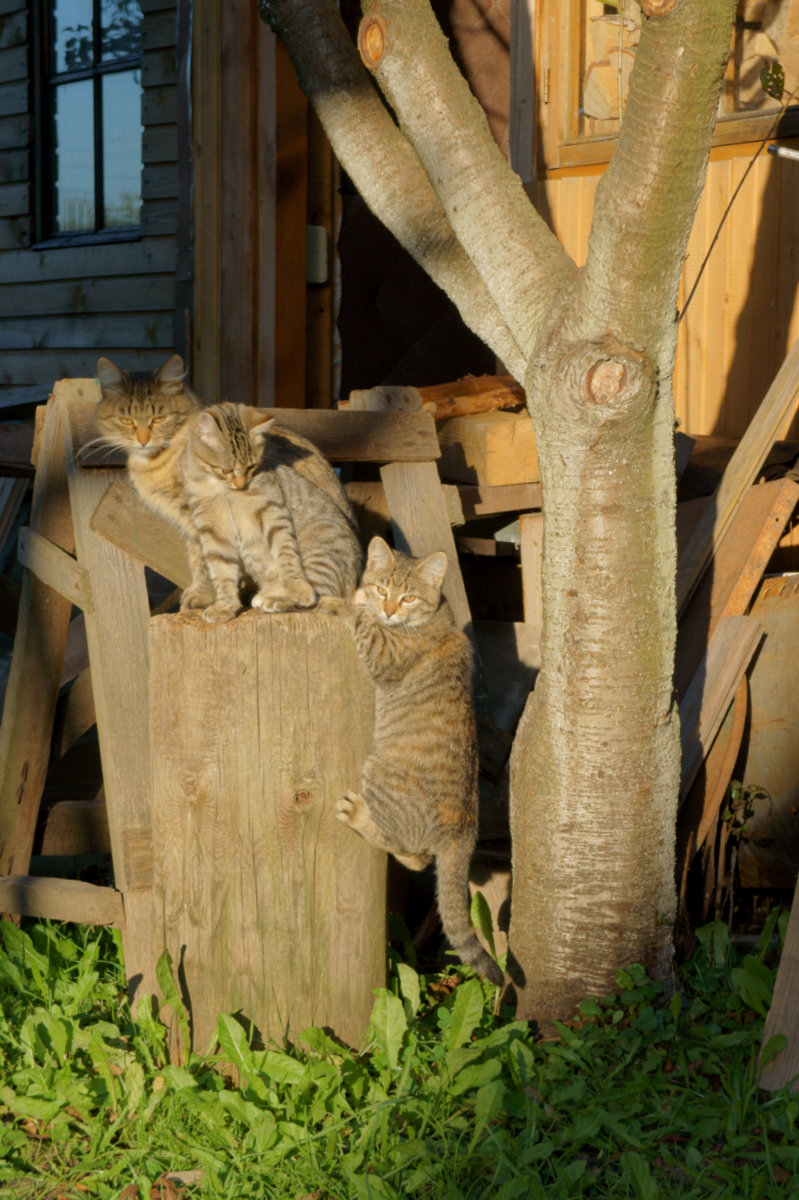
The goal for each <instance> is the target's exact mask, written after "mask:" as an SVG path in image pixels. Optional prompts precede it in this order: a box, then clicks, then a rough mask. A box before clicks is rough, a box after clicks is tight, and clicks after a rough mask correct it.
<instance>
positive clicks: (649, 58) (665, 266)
mask: <svg viewBox="0 0 799 1200" xmlns="http://www.w3.org/2000/svg"><path fill="white" fill-rule="evenodd" d="M642 7H644V11H645V12H646V11H647V7H651V5H649V6H642ZM734 9H735V0H679V2H678V3H677V4H676V5H675V6H674V7H673V9H672V10H671V11H670V12H667V15H665V16H650V17H646V16H645V17H644V20H643V21H642V27H641V41H640V45H639V47H638V53H637V55H636V60H635V66H634V67H633V72H632V76H631V78H630V92H629V96H628V100H627V107H626V109H625V112H624V123H623V125H622V128H621V133H620V136H619V142H618V145H617V147H616V151H615V154H614V155H613V158H612V159H611V161H610V165H609V166H608V169H607V171H606V172H605V174H604V176H603V177H602V179H601V181H600V183H599V186H598V188H597V193H596V200H595V204H594V218H593V224H592V228H591V236H590V239H589V247H588V258H587V261H586V265H585V268H584V272H583V278H582V281H581V285H582V289H581V290H582V300H583V304H584V308H583V312H584V313H586V312H587V313H588V314H589V315H590V316H591V317H593V319H594V321H595V322H596V324H597V328H598V329H600V330H607V328H608V325H609V324H610V322H611V321H612V324H613V326H614V328H615V330H616V331H619V330H622V331H624V334H625V336H626V337H627V338H632V339H633V340H635V341H636V342H638V343H639V344H640V345H641V346H643V347H646V348H647V350H648V352H649V354H650V357H651V358H652V359H653V360H654V361H655V362H656V363H657V364H658V365H659V366H660V367H661V368H664V367H665V368H666V369H667V370H668V371H669V373H670V370H671V361H672V355H673V344H674V338H675V337H676V311H675V308H676V300H677V289H678V286H679V279H680V273H681V271H682V266H683V260H684V256H685V248H686V245H687V243H688V237H689V235H690V232H691V226H692V223H693V218H694V215H695V213H696V208H697V205H698V203H699V199H700V196H701V193H702V188H703V186H704V182H705V174H706V165H707V160H708V155H709V153H710V141H711V136H712V133H713V125H714V122H715V118H716V112H717V105H718V97H719V93H720V89H721V82H722V78H723V75H724V68H725V66H726V63H727V59H728V57H729V49H730V37H731V32H732V18H733V12H734ZM671 312H674V320H673V321H671V320H669V322H668V327H667V328H664V323H663V315H662V314H663V313H671ZM608 314H612V316H611V317H609V315H608Z"/></svg>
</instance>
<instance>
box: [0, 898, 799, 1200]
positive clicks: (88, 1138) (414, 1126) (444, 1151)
mask: <svg viewBox="0 0 799 1200" xmlns="http://www.w3.org/2000/svg"><path fill="white" fill-rule="evenodd" d="M786 919H787V918H786V916H785V915H784V914H783V915H782V916H780V917H779V918H778V917H777V914H774V915H773V916H772V918H771V919H770V920H769V922H768V924H767V926H766V928H765V929H764V931H763V936H762V938H761V941H760V945H759V947H757V948H756V949H755V950H754V951H753V952H752V953H751V954H749V955H747V956H744V957H741V956H739V955H738V953H737V952H736V950H735V948H734V947H733V946H732V945H731V943H730V938H729V935H728V932H727V929H726V927H725V926H724V925H720V924H717V925H713V926H708V927H707V928H706V929H704V930H701V931H700V934H699V944H698V947H697V950H696V952H695V954H694V956H693V958H692V959H691V961H690V962H689V963H687V964H686V965H685V966H684V967H683V968H682V969H681V970H680V973H679V976H678V978H677V980H676V983H677V987H676V989H675V990H673V991H672V992H671V993H670V994H669V993H667V990H666V988H665V986H664V985H663V984H662V983H656V982H653V981H651V980H650V979H648V978H647V976H646V974H645V972H644V971H643V970H642V969H641V968H640V967H637V966H631V967H630V968H629V969H628V970H627V971H622V972H620V973H619V977H618V986H619V994H618V995H617V996H614V997H607V998H605V999H603V1000H598V1001H587V1002H586V1003H584V1005H583V1006H582V1011H581V1015H580V1018H579V1019H578V1020H577V1021H574V1022H571V1023H570V1024H569V1026H568V1027H567V1026H562V1027H561V1029H560V1033H561V1038H560V1040H559V1041H554V1042H546V1043H542V1042H536V1040H535V1038H534V1036H533V1034H532V1033H531V1031H530V1028H529V1027H528V1025H527V1024H526V1023H525V1022H519V1021H514V1020H513V1019H512V1018H511V1017H510V1016H508V1015H507V1014H503V1016H501V1017H495V1016H494V1015H493V1013H492V1002H493V989H492V988H490V987H488V986H485V985H483V984H482V983H480V982H479V981H478V980H476V979H474V978H470V977H469V976H468V973H467V972H465V971H464V972H462V973H456V972H454V971H452V972H449V973H448V974H447V975H445V976H431V977H420V976H419V975H417V974H416V972H415V971H414V970H413V969H412V968H411V967H409V966H408V965H407V964H404V963H400V964H398V965H397V967H396V970H395V972H394V974H393V975H392V987H391V988H390V989H389V990H386V991H384V992H380V993H378V995H377V996H376V1003H375V1008H374V1012H373V1016H372V1024H371V1028H370V1037H369V1042H368V1047H367V1048H366V1049H364V1050H363V1051H362V1052H361V1053H356V1052H354V1051H351V1050H348V1049H345V1048H343V1047H342V1046H340V1045H339V1044H338V1043H336V1042H335V1041H333V1040H332V1039H331V1038H329V1037H328V1036H327V1035H326V1034H325V1033H323V1032H322V1031H320V1030H312V1031H309V1032H307V1033H306V1034H305V1035H304V1042H305V1047H306V1048H305V1050H304V1052H300V1051H298V1050H296V1049H292V1048H286V1049H283V1048H277V1047H275V1048H271V1049H268V1050H254V1049H252V1048H251V1046H250V1044H249V1042H248V1038H247V1036H246V1034H245V1032H244V1030H243V1029H242V1027H241V1025H240V1024H238V1023H237V1022H236V1021H235V1020H234V1019H233V1018H231V1017H228V1016H222V1017H220V1020H219V1027H218V1045H217V1046H215V1047H214V1048H213V1050H214V1052H213V1053H209V1054H205V1055H195V1056H192V1058H191V1060H190V1061H189V1062H188V1063H187V1064H186V1065H185V1066H178V1065H175V1064H172V1063H170V1062H169V1058H168V1053H167V1048H166V1047H167V1039H166V1035H165V1030H164V1028H163V1026H162V1025H161V1024H160V1023H159V1022H158V1021H157V1019H155V1018H154V1017H153V1016H152V1015H150V1013H151V1010H150V1009H149V1008H148V1006H147V1005H142V1006H141V1007H140V1009H139V1014H138V1019H137V1020H136V1021H134V1020H133V1018H132V1016H131V1013H130V1010H129V1007H128V1005H127V1002H126V999H125V990H124V972H123V968H122V963H121V952H120V947H119V942H118V940H117V939H116V937H115V936H114V934H113V933H111V932H109V931H98V930H95V929H90V928H88V927H82V926H74V927H66V926H60V925H56V924H50V923H47V922H39V923H36V924H32V925H30V926H28V927H27V928H26V929H25V930H19V929H17V928H16V927H15V926H14V925H12V924H9V923H5V924H3V925H2V926H0V930H2V947H3V948H2V949H1V950H0V1005H1V1006H2V1011H1V1012H0V1196H2V1197H3V1200H6V1198H9V1200H11V1198H16V1197H20V1198H24V1200H29V1198H33V1197H35V1198H37V1200H40V1198H41V1200H44V1198H45V1197H50V1198H52V1200H57V1198H58V1200H62V1198H63V1200H66V1198H69V1200H73V1198H74V1200H78V1198H85V1197H101V1198H111V1197H113V1198H114V1200H117V1198H120V1200H139V1198H143V1200H147V1198H152V1200H178V1198H179V1197H183V1198H184V1200H190V1198H192V1197H199V1196H209V1197H224V1198H226V1200H245V1198H246V1197H258V1198H262V1197H269V1198H271V1197H276V1198H277V1197H279V1198H280V1200H295V1198H296V1200H300V1198H301V1197H302V1198H306V1200H350V1198H354V1200H361V1198H363V1200H389V1198H390V1200H394V1198H396V1197H431V1198H435V1200H455V1198H460V1197H469V1198H472V1197H474V1198H477V1197H486V1198H488V1197H491V1200H513V1198H514V1197H524V1198H525V1200H539V1198H540V1200H561V1198H563V1200H565V1198H570V1197H583V1196H585V1197H608V1198H613V1200H624V1198H625V1197H632V1198H637V1200H660V1198H669V1197H679V1198H680V1200H692V1198H694V1197H695V1198H697V1200H698V1198H700V1197H702V1198H705V1197H706V1198H708V1200H710V1198H712V1200H758V1198H760V1197H763V1198H764V1200H775V1198H780V1197H799V1139H797V1137H796V1130H795V1124H796V1121H797V1116H799V1102H798V1101H797V1098H795V1097H793V1096H791V1095H790V1094H789V1093H788V1092H780V1093H773V1094H769V1093H760V1092H759V1091H758V1089H757V1086H756V1059H757V1054H758V1051H759V1047H760V1040H761V1036H762V1028H763V1018H764V1016H765V1014H766V1012H767V1009H768V1004H769V1001H770V996H771V989H772V986H773V976H774V971H775V967H776V960H777V954H778V951H777V950H776V949H775V948H774V947H775V946H776V941H775V939H774V937H773V935H779V937H780V938H781V937H782V935H783V934H784V926H785V922H786ZM159 984H160V986H161V989H162V992H163V995H164V998H165V999H166V1000H170V999H171V1000H172V1001H173V1003H175V1004H178V1005H179V1000H178V999H177V995H176V992H175V988H174V984H173V981H172V977H171V974H170V972H169V964H168V963H167V961H166V960H164V961H162V963H161V965H160V970H159ZM456 984H457V986H455V985H456ZM777 1048H778V1047H777V1046H773V1047H771V1048H770V1050H771V1051H772V1052H774V1051H776V1049H777ZM231 1064H232V1065H233V1067H234V1068H235V1069H234V1070H232V1069H231ZM234 1077H235V1078H234ZM170 1173H172V1174H175V1175H176V1176H177V1178H175V1179H174V1180H172V1181H169V1179H168V1176H169V1175H170Z"/></svg>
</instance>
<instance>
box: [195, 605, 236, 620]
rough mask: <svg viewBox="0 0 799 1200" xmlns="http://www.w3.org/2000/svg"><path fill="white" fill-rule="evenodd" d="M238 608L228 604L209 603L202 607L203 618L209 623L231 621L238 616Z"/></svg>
mask: <svg viewBox="0 0 799 1200" xmlns="http://www.w3.org/2000/svg"><path fill="white" fill-rule="evenodd" d="M238 613H239V609H238V608H234V607H233V606H232V605H230V604H210V605H209V606H208V608H205V609H203V614H202V616H203V620H204V621H208V623H209V624H211V625H221V624H222V623H223V622H224V621H232V620H233V618H234V617H236V616H238Z"/></svg>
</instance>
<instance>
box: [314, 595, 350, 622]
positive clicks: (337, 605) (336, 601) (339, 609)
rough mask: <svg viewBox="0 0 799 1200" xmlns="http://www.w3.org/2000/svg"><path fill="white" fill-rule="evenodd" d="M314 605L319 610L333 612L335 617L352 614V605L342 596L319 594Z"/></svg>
mask: <svg viewBox="0 0 799 1200" xmlns="http://www.w3.org/2000/svg"><path fill="white" fill-rule="evenodd" d="M316 607H317V610H318V611H319V612H326V613H333V615H334V616H337V617H348V616H351V615H352V605H351V604H350V602H349V600H345V599H344V597H343V596H320V597H319V601H318V603H317V605H316Z"/></svg>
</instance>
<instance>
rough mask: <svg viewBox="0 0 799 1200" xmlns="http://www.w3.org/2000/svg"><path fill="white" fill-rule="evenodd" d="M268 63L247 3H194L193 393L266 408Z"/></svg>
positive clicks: (270, 204)
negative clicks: (194, 298) (198, 392)
mask: <svg viewBox="0 0 799 1200" xmlns="http://www.w3.org/2000/svg"><path fill="white" fill-rule="evenodd" d="M274 60H275V38H274V35H273V34H271V33H270V32H269V30H268V29H267V27H266V25H265V24H264V22H263V21H261V20H260V18H259V16H258V11H257V8H256V6H255V5H254V4H252V3H250V2H249V0H231V2H230V3H228V4H225V5H224V6H221V5H219V4H217V3H215V0H195V4H194V27H193V49H192V64H193V65H192V79H193V97H192V99H193V108H192V115H193V130H192V133H193V160H194V227H195V238H194V249H195V279H196V281H197V285H196V288H195V294H196V301H195V314H194V331H193V332H194V336H193V362H194V374H193V378H194V384H195V386H196V387H197V388H198V390H199V391H200V392H201V393H202V394H203V395H206V396H208V397H210V398H216V397H219V398H225V399H227V400H233V401H237V402H249V401H257V402H259V403H261V404H264V405H268V406H269V405H272V404H273V403H274V395H275V383H274V379H275V335H274V324H275V318H274V311H275V304H274V290H275V193H276V184H275V176H276V167H275V158H276V150H275V141H276V138H275V122H276V118H275V109H274V91H275V65H274ZM304 219H305V218H304V204H303V222H304ZM303 250H304V248H303Z"/></svg>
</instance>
